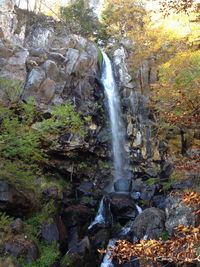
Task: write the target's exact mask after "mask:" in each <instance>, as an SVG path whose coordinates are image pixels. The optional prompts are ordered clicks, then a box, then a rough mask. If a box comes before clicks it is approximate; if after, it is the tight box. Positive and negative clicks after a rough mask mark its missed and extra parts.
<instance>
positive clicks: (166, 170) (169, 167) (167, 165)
mask: <svg viewBox="0 0 200 267" xmlns="http://www.w3.org/2000/svg"><path fill="white" fill-rule="evenodd" d="M173 171H174V165H173V164H172V163H171V162H168V161H165V162H164V164H163V165H162V166H161V173H160V177H161V179H166V178H169V177H170V175H171V174H172V173H173Z"/></svg>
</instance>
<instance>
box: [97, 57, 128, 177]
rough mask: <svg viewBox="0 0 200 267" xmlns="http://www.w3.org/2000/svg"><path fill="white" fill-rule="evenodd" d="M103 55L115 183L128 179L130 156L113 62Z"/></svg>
mask: <svg viewBox="0 0 200 267" xmlns="http://www.w3.org/2000/svg"><path fill="white" fill-rule="evenodd" d="M102 54H103V69H102V77H101V81H102V83H103V85H104V90H105V94H106V98H107V102H108V108H109V118H110V124H111V130H112V150H113V159H114V169H115V174H114V181H117V180H118V179H124V178H128V176H129V171H128V166H127V165H128V164H127V163H128V156H127V154H126V151H125V129H124V125H123V123H122V119H121V109H120V100H119V94H118V88H117V86H116V82H115V78H114V74H113V70H112V65H111V61H110V59H109V58H108V56H107V55H106V54H105V53H104V52H102Z"/></svg>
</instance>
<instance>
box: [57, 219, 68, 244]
mask: <svg viewBox="0 0 200 267" xmlns="http://www.w3.org/2000/svg"><path fill="white" fill-rule="evenodd" d="M57 228H58V232H59V241H60V242H65V241H66V239H67V230H66V227H65V224H64V222H63V220H62V218H61V216H59V217H58V219H57Z"/></svg>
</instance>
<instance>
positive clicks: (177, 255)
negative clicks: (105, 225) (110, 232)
mask: <svg viewBox="0 0 200 267" xmlns="http://www.w3.org/2000/svg"><path fill="white" fill-rule="evenodd" d="M199 240H200V226H199V227H196V228H194V227H192V226H191V227H184V226H179V227H178V228H177V229H176V232H175V234H174V236H173V237H172V238H171V239H170V240H168V241H162V240H147V241H146V240H141V241H140V242H139V243H136V244H132V243H130V242H128V241H125V240H120V241H118V242H117V245H116V247H115V248H114V249H112V248H111V250H112V257H113V258H116V259H117V260H118V262H119V263H120V264H121V263H122V262H124V261H130V260H131V258H132V257H135V256H136V257H138V258H141V259H146V260H152V261H154V262H157V261H169V262H174V263H179V264H181V263H192V262H195V261H200V255H198V254H197V251H196V245H197V244H198V242H199Z"/></svg>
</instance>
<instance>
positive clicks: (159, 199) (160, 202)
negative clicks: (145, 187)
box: [152, 195, 166, 210]
mask: <svg viewBox="0 0 200 267" xmlns="http://www.w3.org/2000/svg"><path fill="white" fill-rule="evenodd" d="M152 205H153V206H154V207H156V208H158V209H161V210H164V209H165V207H166V196H165V195H157V196H154V197H153V199H152Z"/></svg>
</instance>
